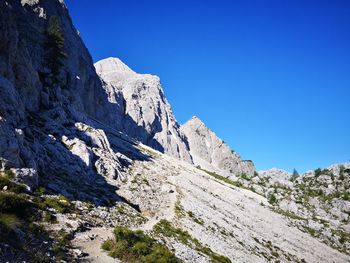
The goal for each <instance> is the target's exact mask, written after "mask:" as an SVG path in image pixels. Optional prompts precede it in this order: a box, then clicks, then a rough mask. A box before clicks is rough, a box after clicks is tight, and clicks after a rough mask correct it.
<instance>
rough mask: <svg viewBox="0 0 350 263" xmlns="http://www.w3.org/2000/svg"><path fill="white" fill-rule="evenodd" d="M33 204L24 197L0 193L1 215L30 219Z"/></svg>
mask: <svg viewBox="0 0 350 263" xmlns="http://www.w3.org/2000/svg"><path fill="white" fill-rule="evenodd" d="M32 207H33V204H32V203H30V202H28V201H27V200H26V199H25V198H24V197H22V196H21V195H18V194H14V193H11V192H0V214H14V215H16V216H18V217H20V218H24V219H29V217H30V216H31V214H30V210H31V209H32Z"/></svg>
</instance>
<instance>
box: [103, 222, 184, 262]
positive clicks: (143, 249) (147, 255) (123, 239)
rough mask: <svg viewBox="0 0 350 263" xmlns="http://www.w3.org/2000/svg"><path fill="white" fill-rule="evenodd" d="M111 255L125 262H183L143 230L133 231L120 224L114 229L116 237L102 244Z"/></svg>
mask: <svg viewBox="0 0 350 263" xmlns="http://www.w3.org/2000/svg"><path fill="white" fill-rule="evenodd" d="M102 249H104V250H106V251H108V254H109V255H110V256H111V257H114V258H118V259H120V260H122V261H124V262H140V263H141V262H142V263H155V262H160V263H162V262H164V263H179V262H181V260H180V259H178V258H177V257H176V256H175V255H174V254H173V253H172V252H171V251H170V250H169V249H168V248H167V247H166V246H164V245H162V244H159V243H157V242H156V241H155V240H154V239H152V238H151V237H149V236H147V235H146V234H144V232H143V231H141V230H137V231H132V230H130V229H128V228H126V227H121V226H118V227H116V228H115V229H114V239H108V240H106V241H105V242H104V243H103V244H102Z"/></svg>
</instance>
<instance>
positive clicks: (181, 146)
mask: <svg viewBox="0 0 350 263" xmlns="http://www.w3.org/2000/svg"><path fill="white" fill-rule="evenodd" d="M95 67H96V71H97V73H98V74H99V76H100V77H101V79H102V80H103V81H104V82H105V83H106V84H107V85H105V89H106V93H107V94H108V96H109V100H110V101H111V102H112V103H117V104H118V105H120V106H121V108H122V110H120V111H118V112H115V113H114V114H115V119H116V120H118V124H117V125H116V128H118V129H120V130H121V131H122V132H124V133H126V134H128V135H129V136H131V137H133V138H136V139H138V140H140V141H141V142H142V143H144V144H146V145H148V146H150V147H152V148H153V149H156V150H158V151H160V152H164V153H166V154H169V155H171V156H174V157H176V158H178V159H181V160H185V161H187V162H190V163H191V162H192V161H191V156H190V154H189V151H188V145H187V142H186V138H185V136H183V134H182V133H181V131H180V130H179V124H178V123H177V121H176V119H175V117H174V114H173V112H172V109H171V106H170V104H169V102H168V101H167V99H166V97H165V96H164V92H163V89H162V86H161V83H160V79H159V77H157V76H153V75H149V74H138V73H136V72H134V71H133V70H131V69H130V68H129V67H128V66H126V65H125V64H124V63H123V62H122V61H120V60H119V59H118V58H107V59H104V60H101V61H99V62H97V63H95ZM121 96H122V98H123V100H124V103H122V102H120V101H119V103H118V100H116V99H115V98H116V97H118V98H121ZM121 112H122V115H121V116H120V115H119V114H120V113H121Z"/></svg>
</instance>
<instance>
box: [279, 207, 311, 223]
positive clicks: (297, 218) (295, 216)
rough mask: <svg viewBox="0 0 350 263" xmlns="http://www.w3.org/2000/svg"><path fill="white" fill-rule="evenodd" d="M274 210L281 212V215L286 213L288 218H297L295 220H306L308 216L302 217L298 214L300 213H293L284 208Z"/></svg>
mask: <svg viewBox="0 0 350 263" xmlns="http://www.w3.org/2000/svg"><path fill="white" fill-rule="evenodd" d="M273 211H275V212H276V213H278V214H281V215H284V216H286V217H288V218H291V219H295V220H304V221H305V220H306V218H303V217H301V216H298V215H296V214H294V213H292V212H289V211H284V210H282V209H273Z"/></svg>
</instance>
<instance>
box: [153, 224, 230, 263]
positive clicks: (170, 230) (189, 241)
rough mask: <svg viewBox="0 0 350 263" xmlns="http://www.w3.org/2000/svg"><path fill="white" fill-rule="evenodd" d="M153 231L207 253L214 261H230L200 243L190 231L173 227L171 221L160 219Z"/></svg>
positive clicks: (220, 262)
mask: <svg viewBox="0 0 350 263" xmlns="http://www.w3.org/2000/svg"><path fill="white" fill-rule="evenodd" d="M153 231H154V232H155V233H156V234H158V235H160V234H161V235H164V236H167V237H172V238H175V239H176V240H178V241H180V242H181V243H182V244H185V245H187V246H189V247H191V248H193V249H195V250H197V251H199V252H201V253H203V254H205V255H207V256H208V257H209V258H210V259H211V261H212V262H214V263H231V260H230V259H229V258H227V257H225V256H222V255H219V254H217V253H215V252H213V251H212V250H211V249H210V248H209V247H207V246H204V245H203V244H201V243H200V242H199V240H198V239H196V238H194V237H192V236H191V235H190V233H188V232H187V231H184V230H182V229H181V228H176V227H173V226H172V225H171V223H170V222H169V221H167V220H165V219H162V220H160V221H159V222H158V224H156V225H155V226H154V227H153Z"/></svg>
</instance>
